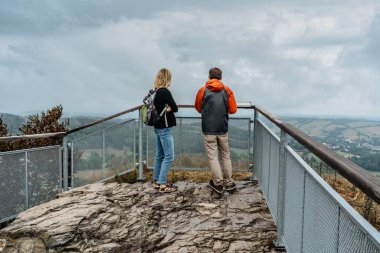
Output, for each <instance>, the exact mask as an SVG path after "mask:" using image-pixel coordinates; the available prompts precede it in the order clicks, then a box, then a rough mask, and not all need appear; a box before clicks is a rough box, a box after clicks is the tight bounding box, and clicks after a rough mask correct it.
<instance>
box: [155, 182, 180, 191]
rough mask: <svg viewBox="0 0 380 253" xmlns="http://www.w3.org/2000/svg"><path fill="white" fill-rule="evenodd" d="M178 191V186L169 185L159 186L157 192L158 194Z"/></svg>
mask: <svg viewBox="0 0 380 253" xmlns="http://www.w3.org/2000/svg"><path fill="white" fill-rule="evenodd" d="M177 190H178V186H176V185H174V184H173V185H170V184H164V185H160V189H159V190H158V191H159V192H175V191H177Z"/></svg>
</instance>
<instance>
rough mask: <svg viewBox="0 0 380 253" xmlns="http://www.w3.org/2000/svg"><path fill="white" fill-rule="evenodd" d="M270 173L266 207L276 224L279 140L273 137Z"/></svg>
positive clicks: (271, 138) (271, 139)
mask: <svg viewBox="0 0 380 253" xmlns="http://www.w3.org/2000/svg"><path fill="white" fill-rule="evenodd" d="M270 142H271V145H270V146H271V153H270V173H269V185H270V187H269V195H268V200H267V201H268V205H269V209H270V210H271V213H272V216H273V220H274V221H275V222H277V199H278V176H279V158H280V153H279V152H280V140H278V139H277V138H275V137H274V136H271V137H270Z"/></svg>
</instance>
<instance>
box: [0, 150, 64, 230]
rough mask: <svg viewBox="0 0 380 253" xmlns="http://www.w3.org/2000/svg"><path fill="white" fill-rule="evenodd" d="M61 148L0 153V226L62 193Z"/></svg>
mask: <svg viewBox="0 0 380 253" xmlns="http://www.w3.org/2000/svg"><path fill="white" fill-rule="evenodd" d="M61 158H62V157H61V148H60V146H50V147H43V148H35V149H28V150H17V151H12V152H3V153H0V223H1V222H3V221H7V220H9V219H12V218H14V217H15V216H16V215H17V214H19V213H20V212H22V211H24V210H26V209H27V208H29V207H32V206H35V205H38V204H40V203H44V202H47V201H49V200H52V199H54V198H55V196H56V195H57V194H58V193H60V192H61V191H62V175H61V167H62V166H61Z"/></svg>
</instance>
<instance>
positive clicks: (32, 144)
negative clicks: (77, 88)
mask: <svg viewBox="0 0 380 253" xmlns="http://www.w3.org/2000/svg"><path fill="white" fill-rule="evenodd" d="M62 115H63V107H62V105H57V106H54V107H52V108H51V109H48V110H47V111H46V112H44V111H42V112H41V113H40V114H38V113H37V114H33V115H30V116H28V118H27V122H26V123H24V124H23V125H22V126H21V127H20V128H19V131H20V135H31V134H43V133H56V132H66V131H68V122H67V121H61V117H62ZM6 136H9V130H8V128H7V125H6V123H5V122H4V120H3V117H2V116H1V117H0V137H6ZM61 144H62V137H50V138H40V139H30V140H13V141H1V142H0V152H4V151H11V150H18V149H28V148H36V147H44V146H50V145H61Z"/></svg>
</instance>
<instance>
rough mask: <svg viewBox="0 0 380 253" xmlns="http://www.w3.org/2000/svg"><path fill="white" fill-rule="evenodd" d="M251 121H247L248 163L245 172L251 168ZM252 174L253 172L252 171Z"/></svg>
mask: <svg viewBox="0 0 380 253" xmlns="http://www.w3.org/2000/svg"><path fill="white" fill-rule="evenodd" d="M251 125H252V121H251V120H248V163H247V166H248V167H247V171H249V169H250V168H251V137H252V129H251V128H252V126H251ZM252 174H253V171H252Z"/></svg>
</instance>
